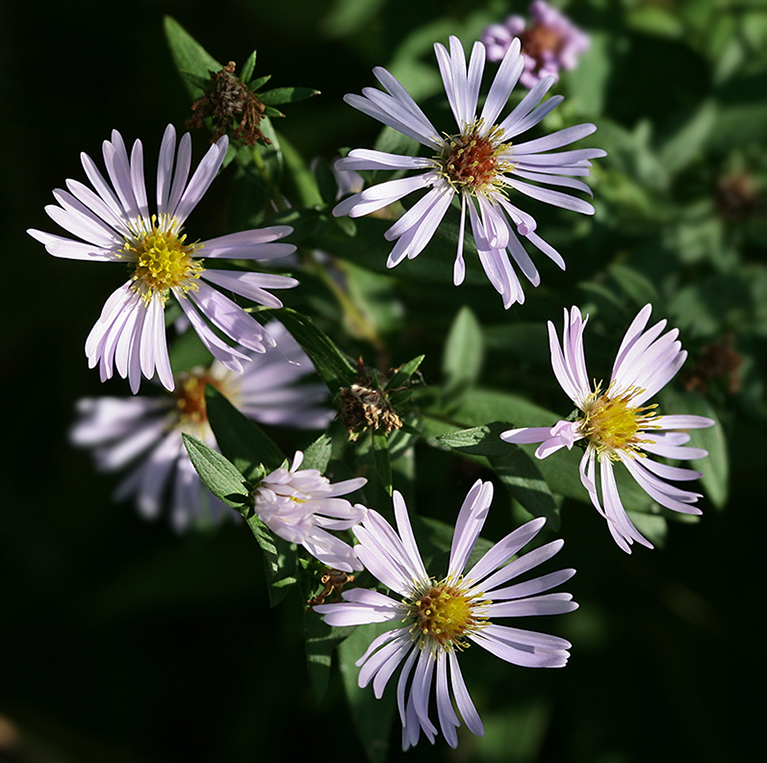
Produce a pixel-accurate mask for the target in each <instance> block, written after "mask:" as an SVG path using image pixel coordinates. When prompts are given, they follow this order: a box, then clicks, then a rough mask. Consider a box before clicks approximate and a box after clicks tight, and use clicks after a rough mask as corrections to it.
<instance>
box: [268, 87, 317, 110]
mask: <svg viewBox="0 0 767 763" xmlns="http://www.w3.org/2000/svg"><path fill="white" fill-rule="evenodd" d="M319 94H320V91H319V90H313V89H312V88H310V87H277V88H275V89H274V90H267V91H266V92H265V93H259V94H258V100H259V101H261V103H263V104H264V106H279V105H280V104H283V103H296V101H305V100H306V99H307V98H311V97H312V96H315V95H319Z"/></svg>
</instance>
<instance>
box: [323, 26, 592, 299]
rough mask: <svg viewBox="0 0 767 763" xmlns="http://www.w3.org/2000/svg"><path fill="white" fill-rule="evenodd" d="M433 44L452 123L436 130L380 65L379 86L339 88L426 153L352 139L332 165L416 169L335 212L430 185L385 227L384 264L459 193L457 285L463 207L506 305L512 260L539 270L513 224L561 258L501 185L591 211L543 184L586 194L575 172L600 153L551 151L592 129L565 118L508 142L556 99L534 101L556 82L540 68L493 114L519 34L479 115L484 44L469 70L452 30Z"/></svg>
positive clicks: (517, 67) (513, 76)
mask: <svg viewBox="0 0 767 763" xmlns="http://www.w3.org/2000/svg"><path fill="white" fill-rule="evenodd" d="M434 49H435V51H436V55H437V63H438V64H439V69H440V73H441V75H442V80H443V83H444V85H445V92H446V94H447V99H448V102H449V103H450V108H451V109H452V112H453V116H454V117H455V120H456V122H457V124H458V132H457V133H455V134H450V135H448V134H443V135H440V133H439V132H437V130H436V128H435V127H434V126H433V125H432V124H431V122H430V121H429V120H428V119H427V117H426V115H425V114H424V113H423V111H421V109H420V108H419V107H418V105H417V104H416V103H415V101H414V100H413V99H412V98H411V96H410V95H409V94H408V93H407V91H406V90H405V88H404V87H402V85H401V84H400V83H399V82H398V81H397V80H396V79H395V78H394V77H393V76H392V75H391V74H390V73H389V72H388V71H386V69H383V68H380V67H377V68H375V69H374V70H373V73H374V74H375V76H376V78H377V79H378V81H379V82H380V83H381V84H382V85H383V87H384V88H385V89H386V91H387V92H382V91H380V90H376V89H375V88H365V89H364V90H363V91H362V92H363V94H362V95H361V96H360V95H353V94H351V95H347V96H346V97H345V101H346V102H347V103H348V104H349V105H351V106H353V107H354V108H356V109H359V110H360V111H362V112H364V113H365V114H367V115H368V116H371V117H373V118H374V119H377V120H378V121H380V122H383V124H385V125H388V126H389V127H392V128H394V129H395V130H398V131H399V132H401V133H402V134H403V135H407V136H408V137H410V138H412V139H414V140H416V141H418V142H419V143H421V144H422V145H423V146H425V147H426V148H427V149H428V150H429V151H430V153H431V156H429V157H412V156H401V155H397V154H389V153H385V152H382V151H371V150H367V149H354V150H353V151H351V152H350V153H349V155H348V156H347V157H345V158H343V159H340V160H339V161H338V162H337V163H336V167H337V169H340V170H381V169H383V170H417V171H418V174H416V175H412V176H410V177H404V178H401V179H399V180H391V181H388V182H385V183H381V184H380V185H376V186H373V187H371V188H367V189H365V190H364V191H362V192H360V193H356V194H354V195H353V196H350V197H349V198H347V199H344V200H343V201H341V202H340V203H339V204H338V205H336V207H335V208H334V210H333V214H334V215H336V216H340V215H346V214H348V215H349V216H350V217H360V216H362V215H367V214H370V213H371V212H375V211H376V210H379V209H382V208H383V207H385V206H387V205H389V204H392V203H393V202H395V201H398V200H399V199H402V198H403V197H404V196H407V195H408V194H409V193H411V192H412V191H418V190H422V189H423V190H425V189H428V191H427V193H426V194H425V195H424V196H423V197H422V198H421V199H419V200H418V201H417V202H416V203H415V204H414V205H413V206H412V207H411V208H410V209H409V210H408V211H407V212H406V213H405V214H404V215H403V216H402V217H401V218H400V219H399V220H397V222H396V223H394V225H392V227H391V228H389V230H387V231H386V233H385V237H386V238H387V239H388V240H389V241H395V240H396V244H395V245H394V248H393V249H392V251H391V253H390V254H389V258H388V260H387V262H386V265H387V267H390V268H392V267H394V266H395V265H398V264H399V263H400V262H402V260H403V259H405V258H406V257H407V258H409V259H413V258H414V257H416V256H417V255H418V254H420V253H421V252H422V251H423V249H424V248H425V247H426V245H427V244H428V243H429V241H430V240H431V238H432V236H433V235H434V232H435V231H436V229H437V227H438V226H439V224H440V222H441V221H442V219H443V218H444V216H445V214H446V212H447V209H448V207H449V206H450V204H451V202H452V200H453V198H454V197H455V196H456V194H458V196H459V197H460V201H461V218H460V220H461V222H460V232H459V236H458V251H457V254H456V260H455V265H454V267H453V282H454V283H455V284H456V285H459V284H460V283H462V282H463V280H464V276H465V272H466V267H465V263H464V259H463V240H464V230H465V225H466V217H467V214H468V218H469V223H470V225H471V230H472V234H473V237H474V241H475V243H476V245H477V250H478V252H479V259H480V262H481V263H482V267H483V268H484V270H485V273H486V274H487V277H488V278H489V279H490V282H491V283H492V285H493V286H494V287H495V289H496V291H498V292H499V293H500V294H501V296H502V297H503V304H504V307H507V308H508V307H510V306H511V305H512V304H514V303H515V302H523V301H524V298H525V297H524V293H523V291H522V286H521V284H520V282H519V278H518V277H517V274H516V272H515V269H514V267H513V266H512V263H511V260H513V261H514V262H515V263H516V265H517V267H518V268H519V270H521V271H522V273H524V275H525V276H526V277H527V279H528V280H529V281H530V282H531V283H532V284H533V285H534V286H537V285H538V283H539V282H540V276H539V274H538V271H537V269H536V267H535V265H533V262H532V260H531V259H530V256H529V255H528V253H527V252H526V251H525V248H524V246H523V245H522V244H521V242H520V241H519V239H518V238H517V234H519V235H521V236H523V237H524V238H526V239H527V240H528V241H529V242H530V243H532V244H533V245H534V246H536V247H537V248H538V249H540V250H541V251H542V252H543V253H544V254H545V255H547V256H548V257H550V258H551V259H552V260H554V262H556V263H557V264H558V265H559V266H560V267H561V268H564V267H565V263H564V260H563V259H562V257H561V255H560V254H559V253H558V252H557V251H556V250H555V249H554V248H553V247H551V246H550V245H549V244H547V243H546V242H545V241H544V240H543V239H542V238H541V237H540V236H538V234H537V233H536V222H535V220H534V219H533V217H532V216H531V215H529V214H528V213H527V212H523V211H522V210H521V209H519V208H518V207H517V206H515V205H514V204H512V203H511V201H510V200H509V194H510V193H511V192H512V191H517V192H518V193H519V194H522V195H524V196H530V197H532V198H534V199H537V200H539V201H543V202H545V203H547V204H553V205H554V206H558V207H564V208H565V209H571V210H574V211H576V212H582V213H584V214H593V212H594V208H593V207H592V206H591V205H590V204H588V203H587V202H585V201H583V200H581V199H579V198H576V197H574V196H571V195H570V194H569V193H563V192H562V191H558V190H554V189H551V188H546V187H544V186H545V185H551V186H555V187H563V188H567V189H576V190H579V191H584V192H585V193H587V194H589V195H591V191H590V189H589V187H588V186H587V185H586V184H585V183H583V182H582V181H580V180H576V179H575V177H576V176H580V177H585V176H587V175H588V174H589V172H590V170H589V168H590V167H591V162H590V161H589V160H590V159H594V158H596V157H599V156H604V154H605V152H604V151H602V150H601V149H598V148H583V149H578V150H570V151H562V152H555V153H551V151H552V149H556V148H561V147H562V146H566V145H568V144H570V143H572V142H573V141H576V140H579V139H580V138H583V137H585V136H586V135H590V134H591V133H592V132H594V130H596V127H594V125H592V124H583V125H577V126H575V127H568V128H565V129H564V130H559V131H557V132H555V133H552V134H551V135H547V136H545V137H542V138H536V139H534V140H530V141H527V142H523V143H513V142H512V139H515V138H516V137H517V136H518V135H521V134H522V133H523V132H525V131H526V130H529V129H530V128H531V127H534V126H535V125H537V124H538V123H539V122H540V121H541V120H542V119H543V118H544V117H545V116H546V115H547V114H548V113H550V112H551V111H552V110H553V109H554V107H555V106H557V104H559V103H560V102H561V101H562V96H560V95H556V96H553V97H551V98H549V99H548V100H547V101H545V102H544V103H540V101H541V99H542V98H543V96H544V94H545V93H546V91H547V90H548V89H549V88H550V87H551V85H552V84H553V83H554V78H553V77H547V78H545V79H543V80H541V82H540V83H539V84H538V85H537V86H536V87H535V88H533V90H531V91H530V93H528V95H527V96H526V97H525V98H523V99H522V101H521V102H520V104H519V105H518V106H517V107H516V108H515V109H514V110H513V111H512V112H511V113H510V114H509V115H508V116H507V117H506V118H504V119H503V120H501V121H499V115H500V113H501V110H502V109H503V108H504V106H505V105H506V102H507V101H508V99H509V96H510V95H511V91H512V90H513V88H514V86H515V84H516V83H517V80H518V79H519V77H520V75H521V74H522V72H523V71H524V66H525V61H524V58H523V56H521V55H520V52H519V51H520V43H519V40H516V41H514V42H513V43H512V45H511V46H510V47H509V50H508V51H507V52H506V55H505V57H504V59H503V62H502V63H501V65H500V67H499V68H498V72H497V74H496V76H495V79H494V81H493V84H492V85H491V87H490V91H489V93H488V95H487V99H486V100H485V103H484V106H483V107H482V111H481V112H480V113H479V115H478V114H477V101H478V98H479V89H480V84H481V80H482V71H483V69H484V64H485V46H484V45H482V43H480V42H477V43H475V44H474V47H473V48H472V52H471V58H470V60H469V64H468V70H467V67H466V58H465V55H464V50H463V47H462V46H461V43H460V42H459V41H458V39H457V38H456V37H451V38H450V52H448V51H447V50H446V49H445V48H444V47H443V46H442V45H440V44H439V43H437V44H436V45H435V46H434ZM528 181H532V182H528ZM539 184H542V185H539ZM509 257H511V259H510V258H509Z"/></svg>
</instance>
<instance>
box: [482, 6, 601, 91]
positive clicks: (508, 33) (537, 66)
mask: <svg viewBox="0 0 767 763" xmlns="http://www.w3.org/2000/svg"><path fill="white" fill-rule="evenodd" d="M515 38H519V41H520V42H521V44H522V55H523V56H524V59H525V70H524V72H522V76H521V77H520V78H519V81H520V83H521V84H522V85H523V86H524V87H526V88H527V89H528V90H530V89H532V88H533V87H534V86H535V85H536V83H537V82H539V81H540V80H542V79H543V78H544V77H547V76H552V77H555V78H557V79H559V70H560V69H566V70H568V71H569V70H570V69H574V68H575V66H576V65H577V63H578V56H579V55H580V54H581V53H585V52H586V50H588V47H589V37H588V35H586V34H585V33H584V32H582V31H581V30H580V29H578V27H576V26H575V25H574V24H573V23H572V21H570V19H568V18H567V17H566V16H564V15H563V14H562V13H561V12H560V11H558V10H557V9H556V8H552V7H551V6H549V5H548V4H547V3H544V2H543V0H535V2H533V3H531V4H530V23H529V24H526V23H525V19H524V18H523V17H522V16H509V17H508V18H507V19H506V21H505V22H504V23H503V24H491V25H490V26H489V27H487V29H485V31H484V32H483V33H482V38H481V40H482V43H483V44H484V46H485V48H487V58H488V60H489V61H501V60H503V57H504V56H505V55H506V51H507V50H508V49H509V46H510V45H511V42H512V40H514V39H515Z"/></svg>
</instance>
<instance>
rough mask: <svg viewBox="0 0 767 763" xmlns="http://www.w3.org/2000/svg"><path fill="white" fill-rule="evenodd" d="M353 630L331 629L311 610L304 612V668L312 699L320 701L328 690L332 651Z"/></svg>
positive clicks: (347, 628) (345, 628)
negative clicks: (306, 672) (310, 686)
mask: <svg viewBox="0 0 767 763" xmlns="http://www.w3.org/2000/svg"><path fill="white" fill-rule="evenodd" d="M353 630H354V629H353V628H349V627H344V628H331V627H330V626H329V625H326V624H325V623H324V622H323V621H322V619H321V617H320V616H319V614H317V613H316V612H315V611H314V610H313V609H308V608H307V609H306V611H305V612H304V634H305V636H306V667H307V670H308V672H309V680H310V681H311V684H312V690H313V691H314V697H315V699H316V700H317V702H320V701H322V699H323V698H324V696H325V693H326V691H327V688H328V679H329V678H330V666H331V662H332V658H333V651H334V650H335V649H336V647H337V646H338V645H339V644H340V643H341V642H342V641H343V640H344V639H346V638H348V637H349V635H350V634H351V633H352V632H353Z"/></svg>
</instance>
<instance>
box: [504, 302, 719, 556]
mask: <svg viewBox="0 0 767 763" xmlns="http://www.w3.org/2000/svg"><path fill="white" fill-rule="evenodd" d="M651 312H652V306H651V305H645V306H644V307H643V308H642V309H641V310H640V311H639V313H638V314H637V316H636V318H634V321H633V322H632V324H631V326H629V329H628V331H627V332H626V335H625V336H624V338H623V342H622V343H621V346H620V348H619V349H618V354H617V356H616V358H615V364H614V365H613V370H612V375H611V376H610V382H609V384H608V385H607V386H606V387H604V386H603V384H602V382H599V383H598V384H595V386H594V388H593V389H592V387H591V384H590V383H589V377H588V374H587V373H586V360H585V357H584V353H583V330H584V328H585V327H586V322H587V321H588V316H586V318H585V319H584V318H582V317H581V313H580V310H578V308H577V307H573V308H572V309H571V310H570V311H569V313H568V311H567V310H566V309H565V327H564V333H563V336H562V345H561V346H560V343H559V339H558V337H557V334H556V329H555V328H554V324H552V323H551V322H550V321H549V324H548V325H549V343H550V345H551V365H552V367H553V369H554V375H555V376H556V377H557V381H558V382H559V384H560V385H561V387H562V389H563V390H564V391H565V393H566V394H567V396H568V397H569V398H570V399H571V400H572V401H573V403H575V405H576V406H577V407H578V411H579V412H580V414H582V415H578V416H577V418H576V419H575V420H574V421H573V420H566V421H559V422H557V423H556V424H555V425H554V426H553V427H530V428H523V429H510V430H509V431H507V432H504V433H503V434H502V435H501V438H502V439H504V440H506V442H511V443H516V444H522V443H534V442H539V443H541V444H540V446H539V447H538V449H537V450H536V451H535V455H536V456H537V457H538V458H546V457H547V456H549V455H551V454H552V453H554V452H555V451H557V450H559V449H560V448H562V447H567V448H568V450H569V449H571V448H572V447H573V445H574V444H575V443H576V442H579V441H584V442H585V446H586V447H585V451H584V453H583V457H582V458H581V463H580V474H581V482H582V483H583V485H584V487H585V488H586V490H588V493H589V496H590V497H591V501H592V503H593V504H594V506H595V507H596V509H597V511H599V513H600V514H601V515H602V516H603V517H604V518H605V519H606V520H607V527H608V528H609V530H610V533H611V534H612V536H613V538H614V539H615V542H616V543H617V544H618V546H620V548H622V549H623V550H624V551H626V552H627V553H631V548H630V546H631V544H633V543H634V541H636V542H637V543H641V544H642V545H643V546H647V547H648V548H652V544H651V543H650V541H648V540H647V539H646V538H645V537H643V536H642V534H641V533H640V532H639V531H638V530H637V529H636V527H634V525H633V523H632V522H631V520H630V519H629V517H628V514H627V513H626V510H625V509H624V508H623V504H622V503H621V499H620V495H619V494H618V488H617V485H616V482H615V474H614V464H616V463H618V462H620V463H622V464H623V465H624V466H625V467H626V469H627V470H628V472H629V474H630V475H631V476H632V477H633V478H634V479H635V480H636V481H637V483H638V484H639V486H640V487H641V488H642V489H643V490H644V491H645V492H646V493H647V494H648V495H649V496H650V497H651V498H652V499H653V500H655V501H657V502H658V503H659V504H660V505H661V506H665V507H666V508H667V509H671V510H672V511H678V512H681V513H683V514H700V513H701V511H700V509H698V508H697V507H696V506H694V505H693V504H694V503H695V502H696V500H697V499H698V498H700V493H693V492H691V491H689V490H683V489H682V488H679V487H677V486H675V485H672V484H670V482H669V481H668V480H682V481H688V480H694V479H697V478H698V477H700V476H701V475H700V472H696V471H693V470H692V469H682V468H679V467H676V466H669V465H667V464H664V463H659V462H657V461H654V460H653V459H652V458H649V456H661V457H665V458H670V459H681V460H689V459H694V458H703V457H704V456H706V455H707V453H706V451H705V450H702V449H700V448H689V447H683V446H684V445H685V444H686V443H687V442H688V441H689V439H690V435H689V434H687V433H686V432H685V431H684V430H687V429H700V428H704V427H710V426H713V424H714V421H712V420H711V419H709V418H706V417H704V416H691V415H676V416H675V415H663V416H662V415H659V414H658V413H656V411H655V409H656V407H657V406H656V405H647V404H646V403H647V402H648V400H650V399H651V398H652V397H653V396H654V395H655V394H656V393H657V392H658V391H659V390H661V389H662V388H663V387H664V386H665V385H666V384H668V382H670V381H671V379H673V378H674V376H675V375H676V373H677V371H678V370H679V369H680V368H681V367H682V364H683V363H684V361H685V358H686V357H687V353H686V352H685V351H684V350H682V344H681V342H679V341H678V340H677V338H676V337H677V335H678V333H679V332H678V330H677V329H672V330H671V331H667V332H666V333H665V334H663V333H662V332H663V329H664V328H665V326H666V321H665V320H662V321H659V322H658V323H656V324H655V325H654V326H653V327H652V328H649V329H647V330H645V327H646V326H647V322H648V321H649V319H650V313H651ZM597 463H599V477H600V482H601V494H602V496H601V499H600V495H599V491H598V489H597V477H596V471H597Z"/></svg>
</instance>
